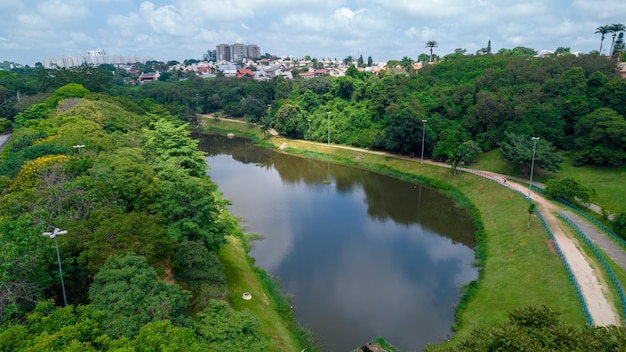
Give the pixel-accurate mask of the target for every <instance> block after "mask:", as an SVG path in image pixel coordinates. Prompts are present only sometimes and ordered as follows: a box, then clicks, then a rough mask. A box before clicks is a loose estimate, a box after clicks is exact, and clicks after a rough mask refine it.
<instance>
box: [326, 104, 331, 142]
mask: <svg viewBox="0 0 626 352" xmlns="http://www.w3.org/2000/svg"><path fill="white" fill-rule="evenodd" d="M326 116H328V144H330V111H329V112H327V113H326Z"/></svg>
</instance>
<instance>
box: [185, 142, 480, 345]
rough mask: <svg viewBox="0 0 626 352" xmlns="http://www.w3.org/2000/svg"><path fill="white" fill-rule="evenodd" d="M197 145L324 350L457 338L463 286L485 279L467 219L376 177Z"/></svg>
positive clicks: (243, 146)
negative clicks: (454, 328)
mask: <svg viewBox="0 0 626 352" xmlns="http://www.w3.org/2000/svg"><path fill="white" fill-rule="evenodd" d="M195 137H196V138H198V140H199V142H200V147H201V149H203V150H205V151H206V152H207V153H208V157H207V161H208V163H209V165H210V169H209V171H208V174H209V175H210V176H211V178H212V179H213V181H215V182H216V183H217V184H218V186H219V189H220V191H222V192H223V193H224V196H225V197H226V198H227V199H229V200H231V201H232V203H233V204H232V206H231V213H232V214H233V215H235V216H239V217H242V218H243V222H244V223H245V225H246V226H247V230H248V231H251V232H256V233H259V234H262V235H263V236H264V238H265V239H264V240H262V241H256V242H255V243H254V248H253V250H252V251H251V252H250V255H251V256H252V257H254V258H255V260H256V264H257V265H258V266H260V267H262V268H264V269H265V270H267V271H268V272H269V273H270V274H272V275H273V276H275V277H277V278H279V280H280V282H281V284H282V287H283V290H284V291H285V294H287V295H289V296H292V297H293V303H294V310H295V311H294V313H295V316H296V319H297V320H298V322H299V323H300V324H301V325H303V326H305V327H307V328H309V329H311V330H312V331H313V332H314V333H315V334H316V336H317V337H318V338H319V340H320V341H321V343H322V345H323V346H324V347H326V348H327V349H328V350H330V351H350V350H352V349H354V348H356V347H358V346H360V345H362V344H364V343H366V342H368V341H370V340H372V339H373V338H375V337H378V336H382V337H384V338H385V339H387V340H388V341H389V342H391V343H392V344H394V345H396V346H398V347H399V348H401V349H402V350H403V351H415V350H420V349H421V348H422V347H423V346H424V345H425V344H427V343H436V342H440V341H443V340H444V339H446V338H448V337H449V336H450V334H451V332H450V326H451V325H452V323H453V321H454V319H453V313H454V306H455V304H456V303H457V301H458V299H459V294H460V292H459V288H460V286H461V285H463V284H464V283H467V282H469V281H471V280H474V279H476V277H477V270H476V268H474V267H473V266H472V262H473V260H474V254H473V250H472V248H473V247H474V245H475V240H474V237H473V231H474V229H473V226H472V223H471V220H470V218H469V215H468V213H467V211H466V210H464V209H459V208H457V207H455V206H454V204H453V203H452V201H451V200H449V199H447V198H445V197H444V196H442V195H441V194H440V193H438V192H436V191H433V190H432V189H430V188H427V187H422V186H419V185H414V184H411V183H407V182H402V181H399V180H397V179H394V178H391V177H387V176H384V175H380V174H377V173H373V172H368V171H365V170H362V169H358V168H353V167H346V166H341V165H335V164H332V163H328V162H322V161H316V160H310V159H305V158H300V157H295V156H290V155H285V154H282V153H278V152H276V151H272V150H269V149H263V148H256V147H253V146H251V145H250V144H249V143H248V142H246V141H245V140H243V139H237V138H235V139H232V140H229V139H227V138H225V137H221V136H198V135H197V136H195Z"/></svg>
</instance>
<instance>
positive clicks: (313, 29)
mask: <svg viewBox="0 0 626 352" xmlns="http://www.w3.org/2000/svg"><path fill="white" fill-rule="evenodd" d="M622 7H623V5H622V2H621V1H618V0H593V1H592V0H573V1H543V0H528V1H525V2H520V1H518V0H499V1H494V0H470V1H468V0H431V1H428V2H424V1H415V0H395V1H387V0H372V1H369V2H364V1H357V0H320V1H308V2H302V1H297V0H267V1H263V2H260V1H256V0H216V1H205V0H150V1H147V0H145V1H137V0H117V1H116V0H98V1H93V0H31V1H29V4H28V6H26V5H25V4H24V3H23V2H20V1H14V0H0V8H2V11H0V36H2V37H3V38H6V39H5V40H4V41H2V43H3V44H2V47H1V48H2V52H3V55H4V56H5V57H6V59H9V60H15V61H18V62H23V63H30V64H32V63H34V62H36V61H39V60H42V59H44V58H46V57H49V56H60V55H66V54H69V53H70V52H72V53H84V52H86V51H87V50H90V49H92V48H93V46H94V45H98V43H100V44H101V45H107V46H108V47H105V48H104V49H105V50H107V52H115V53H119V54H126V55H142V56H144V55H145V56H152V57H154V58H156V59H160V60H171V59H176V60H183V59H185V58H199V57H200V56H201V55H202V53H204V52H205V51H206V50H207V49H211V48H215V45H217V44H220V43H233V42H243V43H249V44H257V45H259V46H260V47H261V51H262V52H270V53H273V54H277V55H293V56H303V55H311V56H314V57H339V58H342V57H345V56H347V55H355V54H357V53H362V54H363V55H364V56H365V57H367V56H372V57H373V58H374V60H388V59H399V58H402V57H404V56H409V57H413V58H416V57H417V55H419V53H426V49H425V48H424V43H425V42H426V41H428V40H435V41H437V43H438V44H439V47H438V48H437V49H436V53H437V54H439V55H445V54H447V53H451V52H453V50H454V49H455V48H466V49H467V51H468V52H470V53H471V52H475V51H476V50H478V49H480V48H481V47H484V46H485V45H486V43H487V41H489V40H491V43H492V48H493V49H494V50H495V51H497V50H498V49H499V48H503V47H506V48H511V47H514V46H517V45H521V46H527V47H531V48H535V49H536V50H542V49H551V50H554V49H556V48H557V47H559V46H569V47H571V49H572V50H582V51H584V52H589V51H591V50H597V48H598V47H599V36H598V35H596V34H594V31H595V28H597V27H598V26H600V25H605V24H612V23H624V19H623V16H621V13H620V12H619V11H618V9H620V8H622ZM72 33H84V35H85V36H84V37H81V38H75V37H73V35H72ZM148 38H149V39H148ZM138 40H139V42H138ZM141 40H150V42H149V43H142V42H140V41H141ZM87 44H89V46H88V47H86V45H87Z"/></svg>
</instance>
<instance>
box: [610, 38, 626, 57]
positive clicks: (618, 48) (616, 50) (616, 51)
mask: <svg viewBox="0 0 626 352" xmlns="http://www.w3.org/2000/svg"><path fill="white" fill-rule="evenodd" d="M624 50H626V45H625V44H624V32H621V33H620V34H619V35H618V36H617V41H616V42H615V46H614V47H613V56H614V57H617V61H620V60H621V55H622V52H623V51H624Z"/></svg>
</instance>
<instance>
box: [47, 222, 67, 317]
mask: <svg viewBox="0 0 626 352" xmlns="http://www.w3.org/2000/svg"><path fill="white" fill-rule="evenodd" d="M65 234H67V230H63V231H61V230H59V228H58V227H57V228H55V229H54V231H52V232H44V233H43V235H44V236H48V237H50V238H54V243H55V244H56V247H57V260H58V261H59V274H61V289H62V290H63V304H64V305H66V306H67V297H66V296H65V282H64V281H63V268H61V254H59V241H58V240H57V236H58V235H65Z"/></svg>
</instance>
